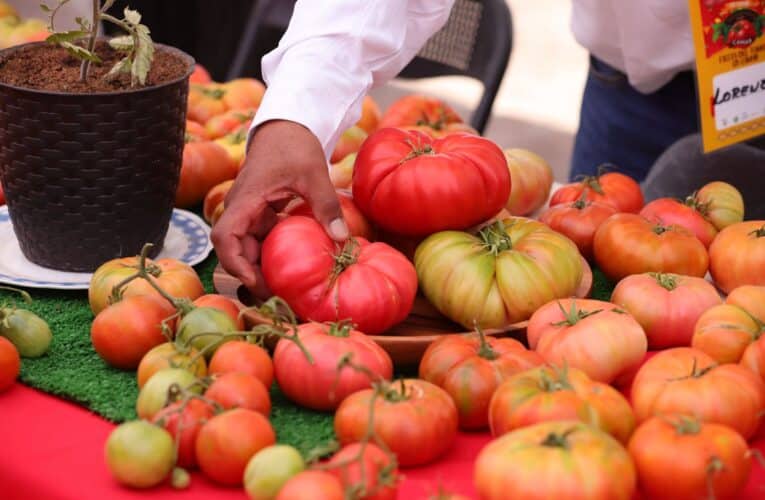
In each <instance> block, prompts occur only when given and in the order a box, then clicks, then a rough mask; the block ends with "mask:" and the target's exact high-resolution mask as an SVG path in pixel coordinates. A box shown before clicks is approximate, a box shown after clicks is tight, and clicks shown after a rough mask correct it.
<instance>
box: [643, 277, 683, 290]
mask: <svg viewBox="0 0 765 500" xmlns="http://www.w3.org/2000/svg"><path fill="white" fill-rule="evenodd" d="M649 275H650V276H651V277H652V278H653V279H655V280H656V283H658V284H659V286H661V287H662V288H665V289H667V290H669V291H670V292H671V291H672V290H674V289H675V288H677V275H674V274H671V273H649Z"/></svg>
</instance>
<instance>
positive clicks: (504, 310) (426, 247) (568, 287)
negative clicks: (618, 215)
mask: <svg viewBox="0 0 765 500" xmlns="http://www.w3.org/2000/svg"><path fill="white" fill-rule="evenodd" d="M414 262H415V267H416V269H417V275H418V277H419V280H420V287H421V289H422V292H423V294H424V295H425V296H426V297H427V298H428V300H430V302H431V303H432V304H433V305H434V306H435V307H436V308H437V309H438V310H439V311H441V313H442V314H444V315H445V316H447V317H449V318H450V319H452V320H453V321H456V322H457V323H460V324H461V325H463V326H464V327H466V328H470V329H472V328H473V327H474V325H475V324H477V325H478V326H479V327H481V328H502V327H505V326H507V325H510V324H512V323H516V322H519V321H524V320H526V319H528V318H529V317H530V316H531V314H532V313H533V312H534V311H535V310H536V309H537V308H539V307H541V306H542V305H544V304H546V303H548V302H549V301H551V300H554V299H556V298H563V297H571V296H573V295H574V294H575V293H576V291H577V288H578V287H579V283H580V282H581V280H582V274H583V267H582V258H581V256H580V255H579V251H578V250H577V248H576V245H574V244H573V243H572V242H571V240H569V239H568V238H566V237H565V236H563V235H561V234H559V233H556V232H555V231H553V230H551V229H550V228H549V227H547V226H546V225H544V224H542V223H541V222H536V221H533V220H531V219H524V218H520V217H516V218H510V219H505V220H503V221H497V222H496V223H494V224H492V225H490V226H487V227H485V228H483V229H482V230H480V231H479V233H478V235H477V236H474V235H472V234H469V233H463V232H459V231H442V232H440V233H436V234H433V235H431V236H429V237H428V238H427V239H425V241H423V242H422V243H421V244H420V245H419V246H418V247H417V251H416V252H415V256H414Z"/></svg>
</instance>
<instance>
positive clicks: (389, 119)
mask: <svg viewBox="0 0 765 500" xmlns="http://www.w3.org/2000/svg"><path fill="white" fill-rule="evenodd" d="M449 123H462V118H460V116H459V115H458V114H457V112H456V111H454V110H453V109H452V108H451V107H450V106H449V105H448V104H446V103H445V102H444V101H442V100H441V99H436V98H433V97H427V96H424V95H417V94H412V95H407V96H404V97H402V98H400V99H399V100H397V101H396V102H394V103H393V104H391V105H390V107H388V109H387V110H386V111H385V114H383V117H382V119H381V120H380V126H379V128H383V127H403V126H407V125H427V126H432V125H437V124H440V125H441V126H443V125H446V124H449Z"/></svg>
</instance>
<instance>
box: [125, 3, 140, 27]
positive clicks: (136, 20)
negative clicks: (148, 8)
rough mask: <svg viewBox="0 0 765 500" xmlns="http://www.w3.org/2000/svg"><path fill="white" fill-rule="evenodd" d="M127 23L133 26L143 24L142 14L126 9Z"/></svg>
mask: <svg viewBox="0 0 765 500" xmlns="http://www.w3.org/2000/svg"><path fill="white" fill-rule="evenodd" d="M125 21H127V22H129V23H130V24H132V25H133V26H137V25H139V24H141V14H139V13H138V11H137V10H131V9H130V8H128V7H125Z"/></svg>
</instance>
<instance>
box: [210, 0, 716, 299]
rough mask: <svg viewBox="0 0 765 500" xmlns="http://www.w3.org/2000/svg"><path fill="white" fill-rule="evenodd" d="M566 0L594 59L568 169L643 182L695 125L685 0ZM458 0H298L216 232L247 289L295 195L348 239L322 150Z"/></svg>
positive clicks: (258, 285) (225, 258) (224, 259)
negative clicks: (602, 169) (606, 171)
mask: <svg viewBox="0 0 765 500" xmlns="http://www.w3.org/2000/svg"><path fill="white" fill-rule="evenodd" d="M573 1H574V10H573V19H572V27H573V30H574V34H575V36H576V38H577V40H578V41H579V42H580V43H581V44H583V45H584V46H585V47H586V48H588V49H589V50H590V51H591V53H592V54H593V58H592V65H591V75H590V78H589V79H588V84H587V88H586V90H585V95H584V100H583V108H582V122H581V124H580V131H579V133H578V135H577V140H576V146H575V151H574V160H573V162H572V170H571V175H572V176H575V175H579V174H589V173H594V172H595V171H596V169H597V166H598V165H599V164H600V163H605V162H611V163H616V164H617V165H619V164H620V163H621V164H622V165H621V166H622V167H623V168H624V170H625V171H626V172H627V173H629V174H630V175H633V176H634V177H636V178H638V179H640V178H642V177H643V176H645V174H646V173H647V171H648V169H649V168H650V166H651V164H652V163H653V159H655V158H656V157H657V156H658V155H659V154H660V153H661V152H662V151H663V150H664V149H665V148H666V147H668V146H669V145H670V144H671V143H672V142H674V141H675V140H676V139H678V138H680V137H681V136H683V135H686V134H687V133H690V132H689V131H692V130H693V129H694V128H697V125H696V123H695V121H696V114H695V111H693V110H694V109H695V96H694V93H695V88H694V85H693V79H692V75H691V74H690V73H689V72H688V70H689V69H690V68H691V67H692V62H693V45H692V38H691V33H690V22H689V16H688V5H687V0H642V1H640V2H635V1H633V0H573ZM708 1H716V0H708ZM453 3H454V0H325V1H321V2H318V1H315V0H298V2H297V3H296V6H295V10H294V14H293V17H292V20H291V21H290V25H289V28H288V29H287V32H286V33H285V35H284V37H283V38H282V40H281V42H280V43H279V46H278V47H277V48H276V49H275V50H274V51H273V52H271V53H269V54H268V55H266V57H264V58H263V61H262V68H263V76H264V79H265V81H266V83H267V85H268V90H267V91H266V94H265V96H264V99H263V102H262V103H261V106H260V108H259V110H258V113H257V115H256V117H255V120H254V122H253V124H252V129H251V135H250V142H249V144H248V154H247V158H246V160H245V166H244V168H243V170H242V172H241V174H240V175H239V177H238V178H237V180H236V182H235V184H234V186H233V188H232V189H231V191H230V193H229V195H228V196H227V198H226V211H225V212H224V214H223V216H222V217H221V219H220V220H219V222H218V223H217V224H216V226H215V227H214V229H213V233H212V238H213V242H214V244H215V248H216V251H217V254H218V258H219V260H220V262H221V264H222V265H223V267H224V268H225V269H226V270H227V271H228V272H229V273H231V274H233V275H234V276H236V277H238V278H239V279H240V280H241V281H242V282H243V283H244V284H245V285H246V286H247V287H248V288H250V289H252V290H254V291H256V293H266V292H267V291H266V290H264V288H263V285H262V280H259V279H257V273H258V269H257V266H256V265H255V264H256V262H257V260H258V255H259V241H260V239H262V238H263V237H264V236H265V234H267V232H268V231H269V230H270V228H271V227H272V226H273V225H274V224H275V222H276V220H277V216H276V214H277V213H278V212H279V211H280V210H281V209H282V208H283V207H284V205H285V204H286V203H287V202H288V201H289V200H290V199H291V198H292V197H294V196H300V197H303V198H305V199H306V200H307V202H308V203H309V204H310V205H311V207H312V209H313V212H314V214H315V215H316V217H317V219H318V220H319V222H320V223H321V224H322V225H324V227H325V228H326V230H327V232H328V234H329V235H330V236H331V237H332V238H334V239H335V240H337V241H342V240H344V239H346V238H347V236H348V229H347V226H346V225H345V222H344V221H343V219H342V214H341V211H340V206H339V203H338V199H337V196H336V194H335V191H334V188H333V186H332V184H331V182H330V180H329V175H328V171H327V158H329V156H330V155H331V152H332V150H333V148H334V145H335V142H336V141H337V140H338V137H339V136H340V134H341V133H342V132H343V131H344V130H345V129H346V128H348V127H349V126H350V125H352V124H353V123H355V122H356V121H357V120H358V118H359V116H360V113H361V100H362V98H363V97H364V95H365V94H366V93H367V92H368V91H369V90H370V88H372V87H373V86H376V85H380V84H382V83H385V82H386V81H387V80H389V79H391V78H393V77H394V76H395V75H396V74H398V72H399V71H400V70H401V69H403V68H404V66H405V65H406V64H407V63H408V62H409V61H410V60H411V59H412V58H413V57H414V56H415V54H416V53H417V52H418V51H419V50H420V48H421V47H422V46H423V45H424V44H425V42H426V41H427V40H428V38H429V37H430V36H431V35H432V34H434V33H435V32H436V31H438V30H439V29H440V28H441V27H442V26H443V25H444V24H445V22H446V20H447V19H448V16H449V12H450V10H451V7H452V4H453ZM550 56H551V57H554V54H551V55H550Z"/></svg>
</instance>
